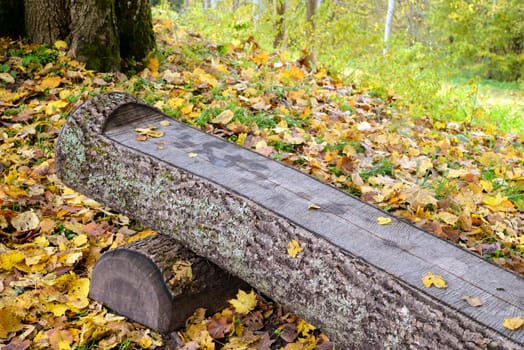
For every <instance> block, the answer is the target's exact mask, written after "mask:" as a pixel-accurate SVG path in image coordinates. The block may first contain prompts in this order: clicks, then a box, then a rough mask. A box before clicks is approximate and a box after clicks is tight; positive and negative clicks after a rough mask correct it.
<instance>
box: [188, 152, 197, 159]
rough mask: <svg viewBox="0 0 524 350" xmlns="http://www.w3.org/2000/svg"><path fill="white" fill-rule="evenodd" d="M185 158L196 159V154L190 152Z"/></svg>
mask: <svg viewBox="0 0 524 350" xmlns="http://www.w3.org/2000/svg"><path fill="white" fill-rule="evenodd" d="M187 156H188V157H189V158H195V157H198V153H193V152H190V153H188V154H187Z"/></svg>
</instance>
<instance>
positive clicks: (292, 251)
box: [287, 239, 304, 258]
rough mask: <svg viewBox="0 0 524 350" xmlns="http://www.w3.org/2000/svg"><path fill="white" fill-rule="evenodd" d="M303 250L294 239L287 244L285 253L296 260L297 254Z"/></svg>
mask: <svg viewBox="0 0 524 350" xmlns="http://www.w3.org/2000/svg"><path fill="white" fill-rule="evenodd" d="M303 250H304V248H302V247H301V246H300V243H299V242H298V241H297V240H296V239H294V240H292V241H291V242H289V243H288V244H287V253H288V254H289V256H291V257H292V258H296V257H297V255H298V253H300V252H301V251H303Z"/></svg>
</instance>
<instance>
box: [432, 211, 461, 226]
mask: <svg viewBox="0 0 524 350" xmlns="http://www.w3.org/2000/svg"><path fill="white" fill-rule="evenodd" d="M437 217H438V218H439V219H440V220H442V221H444V222H445V223H446V224H448V225H451V226H453V225H455V223H456V222H457V221H458V219H459V217H458V216H457V215H453V214H451V213H448V212H447V211H444V212H442V213H439V214H438V215H437Z"/></svg>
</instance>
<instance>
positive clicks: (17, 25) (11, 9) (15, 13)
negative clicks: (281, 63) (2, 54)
mask: <svg viewBox="0 0 524 350" xmlns="http://www.w3.org/2000/svg"><path fill="white" fill-rule="evenodd" d="M24 35H25V26H24V3H23V2H21V1H20V0H0V36H9V37H12V38H13V39H16V38H19V37H23V36H24Z"/></svg>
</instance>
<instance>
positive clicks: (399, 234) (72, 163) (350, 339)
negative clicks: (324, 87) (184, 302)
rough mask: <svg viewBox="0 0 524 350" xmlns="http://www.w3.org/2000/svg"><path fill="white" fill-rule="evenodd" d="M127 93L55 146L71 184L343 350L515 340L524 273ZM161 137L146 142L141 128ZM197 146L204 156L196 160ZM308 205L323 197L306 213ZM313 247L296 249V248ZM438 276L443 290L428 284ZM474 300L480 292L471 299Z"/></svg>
mask: <svg viewBox="0 0 524 350" xmlns="http://www.w3.org/2000/svg"><path fill="white" fill-rule="evenodd" d="M165 119H167V118H166V116H165V115H164V114H163V113H161V112H160V111H158V110H157V109H155V108H152V107H150V106H148V105H145V104H143V103H141V102H140V101H137V100H136V99H135V98H133V97H131V96H129V95H127V94H123V93H111V94H108V95H101V96H97V97H95V98H93V99H92V100H90V101H88V102H86V103H85V104H83V105H82V106H81V107H79V108H78V109H77V110H76V111H75V112H74V113H73V115H72V116H71V117H70V118H69V119H68V120H67V122H66V124H65V126H64V128H63V129H62V131H61V134H60V138H59V141H58V144H57V148H56V164H57V171H58V174H59V177H60V178H61V179H62V180H63V181H64V182H65V183H66V184H67V185H69V186H71V187H72V188H74V189H76V190H78V191H80V192H82V193H84V194H86V195H88V196H90V197H92V198H94V199H96V200H98V201H100V202H102V203H104V204H106V205H109V206H111V207H113V208H114V209H115V210H118V211H121V212H122V213H125V214H127V215H129V216H131V217H133V218H135V219H137V220H139V221H141V222H143V223H144V224H146V225H149V226H151V227H153V228H154V229H156V230H158V231H159V232H162V233H165V234H169V235H171V236H172V237H173V238H175V239H176V240H178V241H179V242H181V243H182V244H184V245H185V246H187V247H188V248H190V249H191V250H193V251H194V252H195V253H197V254H198V255H201V256H204V257H206V258H208V259H210V260H211V261H213V262H214V263H216V264H217V265H219V266H220V267H222V268H224V269H226V270H227V271H229V272H231V273H232V274H234V275H236V276H238V277H240V278H241V279H243V280H245V281H246V282H248V283H249V284H250V285H252V286H254V287H256V288H257V289H258V290H259V291H261V292H263V293H265V294H267V295H269V296H270V297H272V298H273V299H274V300H276V301H278V302H280V303H282V304H283V305H285V306H287V307H289V308H291V309H292V310H294V311H295V312H296V313H297V314H298V315H300V316H302V317H304V318H305V319H306V320H308V321H309V322H311V323H313V324H316V325H317V326H320V327H321V328H322V330H323V331H324V332H326V333H327V334H328V335H330V336H331V338H332V339H333V340H335V341H336V342H337V343H338V344H339V345H340V347H341V348H344V349H349V348H350V349H381V348H389V349H405V348H412V349H435V348H439V349H465V348H467V349H485V348H499V349H518V348H522V346H523V345H524V332H523V331H509V330H507V329H505V328H504V327H503V322H504V319H505V318H506V317H515V316H522V315H524V280H523V279H522V277H520V276H517V275H515V274H513V273H511V272H510V271H507V270H504V269H502V268H500V267H498V266H495V265H493V264H491V263H489V262H487V261H485V260H483V259H481V258H480V257H478V256H476V255H474V254H471V253H469V252H467V251H465V250H462V249H460V248H459V247H457V246H454V245H452V244H450V243H449V242H445V241H443V240H441V239H439V238H438V237H435V236H433V235H430V234H428V233H426V232H424V231H421V230H419V229H417V228H416V227H414V226H412V225H410V224H408V223H406V222H404V221H401V220H399V219H397V218H392V223H391V224H390V225H385V226H382V225H378V224H377V218H378V217H379V216H388V214H387V213H385V212H383V211H381V210H379V209H377V208H374V207H372V206H370V205H368V204H366V203H363V202H361V201H360V200H358V199H356V198H353V197H351V196H349V195H347V194H346V193H344V192H342V191H339V190H337V189H335V188H333V187H331V186H328V185H325V184H322V183H320V182H319V181H317V180H316V179H314V178H312V177H310V176H308V175H306V174H303V173H301V172H299V171H296V170H294V169H292V168H290V167H287V166H285V165H283V164H281V163H278V162H276V161H273V160H270V159H267V158H265V157H263V156H261V155H259V154H256V153H254V152H251V151H250V150H247V149H243V148H241V147H238V146H237V145H235V144H232V143H228V142H226V141H224V140H221V139H219V138H216V137H213V136H210V135H207V134H205V133H203V132H201V131H199V130H196V129H194V128H191V127H189V126H186V125H184V124H182V123H179V122H176V121H171V125H169V126H160V124H159V122H160V121H161V120H165ZM148 125H155V126H157V127H158V130H160V131H162V132H163V133H164V136H163V137H161V138H158V139H155V138H151V139H149V140H147V141H144V142H141V141H137V140H136V138H135V136H136V133H135V131H134V129H135V128H145V127H147V126H148ZM195 155H196V156H195ZM311 204H315V205H317V206H319V207H320V209H318V210H308V207H309V206H310V205H311ZM293 240H296V241H298V242H299V244H300V247H301V248H303V251H301V252H299V253H298V255H297V256H296V257H295V258H293V257H292V256H290V254H288V244H289V243H290V242H291V241H293ZM427 272H432V273H434V274H439V275H441V276H442V277H443V278H444V279H445V280H446V281H447V283H448V287H447V288H446V289H437V288H425V287H424V286H423V284H422V281H421V279H422V277H423V276H424V275H425V274H426V273H427ZM463 296H473V297H479V298H480V299H481V300H482V301H483V302H484V305H483V306H481V307H472V306H470V305H468V304H467V303H466V302H465V301H464V300H463V299H462V297H463Z"/></svg>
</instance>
